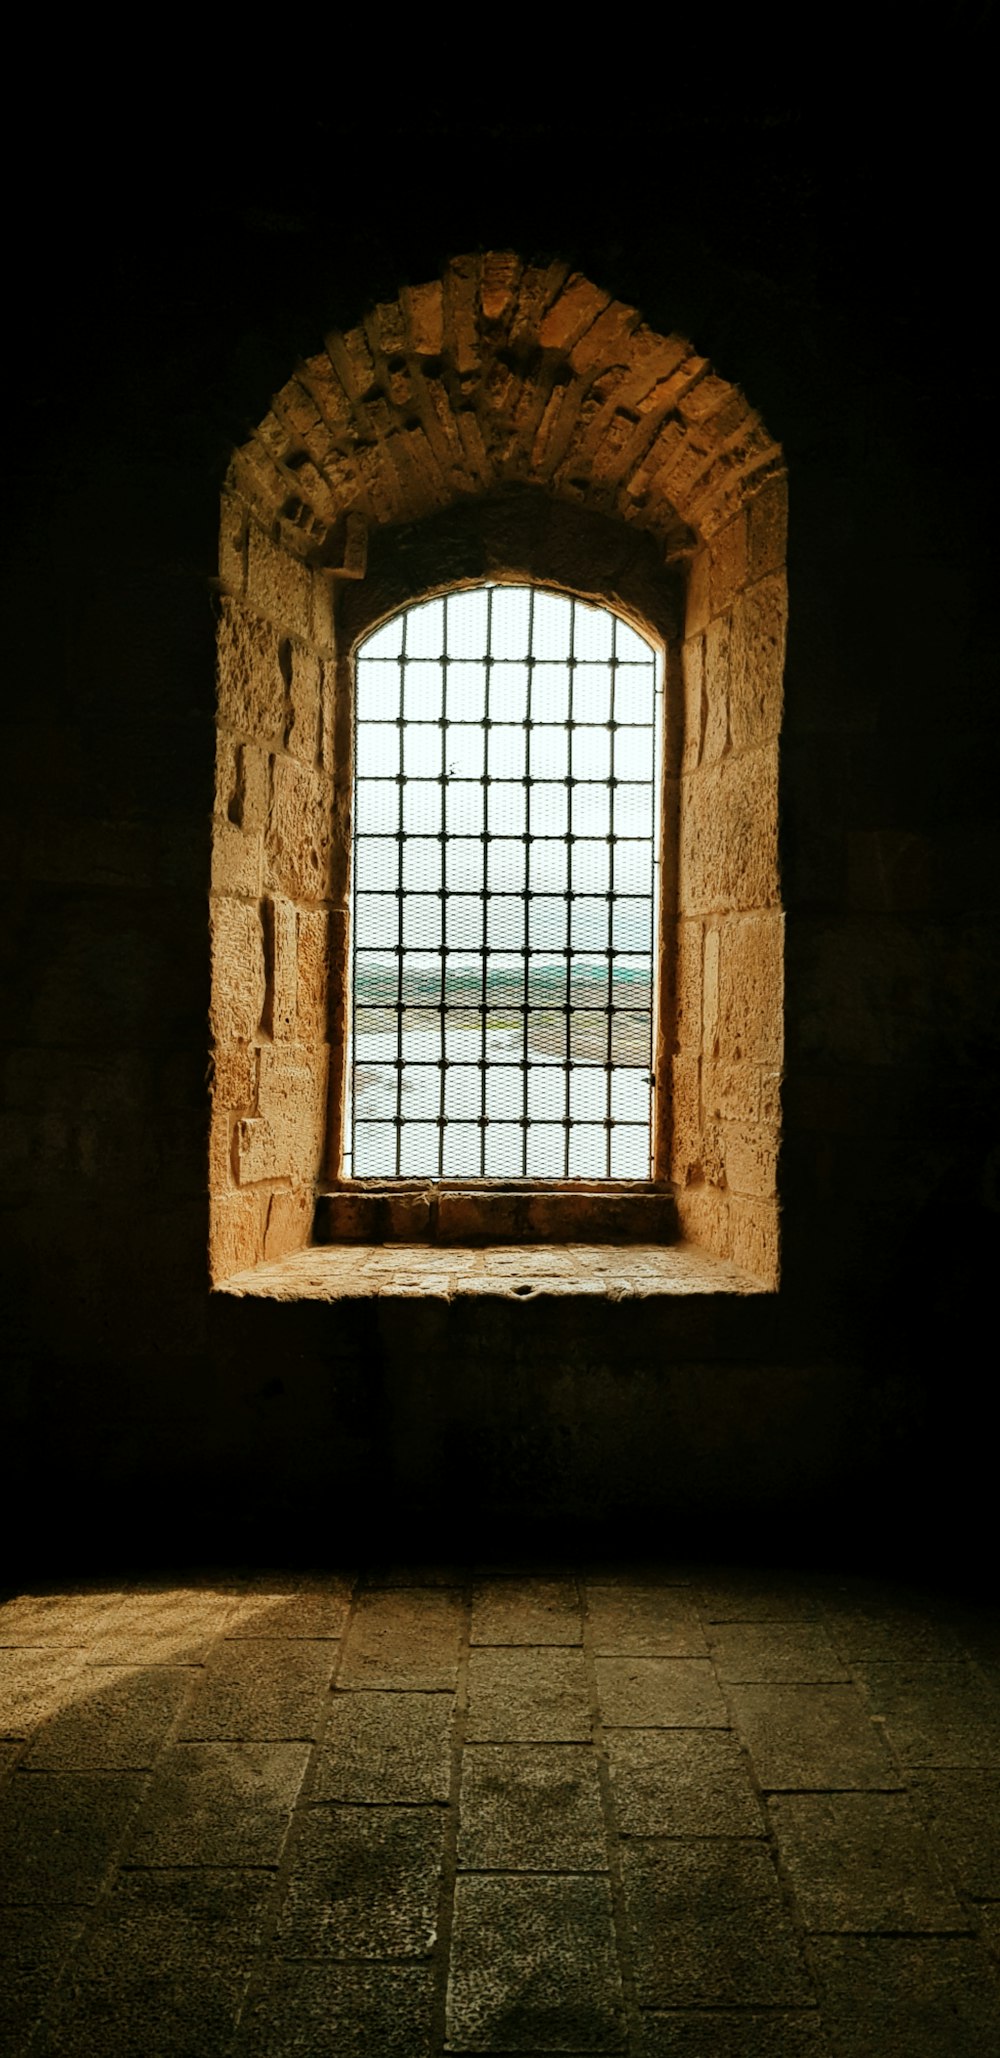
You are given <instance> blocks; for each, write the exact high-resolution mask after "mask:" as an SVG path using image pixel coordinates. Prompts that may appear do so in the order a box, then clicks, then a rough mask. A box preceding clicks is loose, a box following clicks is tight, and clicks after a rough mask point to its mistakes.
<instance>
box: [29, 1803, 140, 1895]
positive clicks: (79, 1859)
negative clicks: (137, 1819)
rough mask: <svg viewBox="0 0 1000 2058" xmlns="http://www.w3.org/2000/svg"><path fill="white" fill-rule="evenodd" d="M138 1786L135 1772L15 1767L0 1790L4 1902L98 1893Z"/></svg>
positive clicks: (130, 1810)
mask: <svg viewBox="0 0 1000 2058" xmlns="http://www.w3.org/2000/svg"><path fill="white" fill-rule="evenodd" d="M141 1791H142V1777H141V1775H140V1774H138V1773H120V1772H119V1773H112V1772H23V1771H19V1772H15V1773H14V1775H13V1778H12V1779H9V1780H8V1782H7V1785H6V1786H5V1787H4V1790H3V1792H2V1794H0V1903H5V1904H8V1905H15V1906H16V1905H18V1904H21V1905H23V1904H25V1903H28V1902H32V1901H48V1902H77V1903H80V1904H82V1905H86V1904H87V1903H89V1902H93V1901H95V1900H96V1899H97V1896H98V1893H99V1892H100V1890H101V1887H102V1885H103V1883H104V1880H105V1877H106V1875H107V1873H108V1870H109V1868H110V1866H111V1863H112V1861H113V1859H114V1858H115V1856H116V1854H117V1851H118V1847H119V1845H120V1843H121V1841H122V1838H123V1836H124V1835H125V1832H126V1829H127V1827H128V1823H129V1818H130V1816H131V1814H132V1812H133V1809H134V1808H135V1806H136V1803H137V1801H138V1799H139V1795H140V1793H141Z"/></svg>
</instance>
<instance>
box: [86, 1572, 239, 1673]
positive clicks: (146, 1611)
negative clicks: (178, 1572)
mask: <svg viewBox="0 0 1000 2058" xmlns="http://www.w3.org/2000/svg"><path fill="white" fill-rule="evenodd" d="M238 1607H239V1596H238V1595H237V1594H236V1593H235V1592H234V1593H228V1594H227V1593H216V1592H214V1591H213V1590H212V1589H211V1588H208V1589H205V1588H202V1587H194V1588H185V1587H178V1588H165V1589H164V1588H161V1587H159V1586H157V1587H153V1588H150V1589H144V1590H142V1591H140V1592H136V1593H128V1594H126V1595H125V1596H124V1599H123V1600H121V1601H120V1602H119V1603H118V1605H117V1607H116V1608H114V1609H113V1610H112V1611H111V1613H110V1614H109V1615H108V1616H107V1618H106V1620H105V1622H104V1623H103V1624H102V1626H101V1630H100V1633H99V1635H98V1636H97V1637H95V1639H94V1641H93V1642H92V1643H91V1644H90V1645H89V1647H88V1650H87V1663H88V1665H95V1666H101V1665H200V1664H201V1663H202V1662H203V1660H204V1659H205V1658H206V1657H207V1656H208V1653H209V1651H210V1650H211V1648H212V1645H213V1644H214V1642H215V1640H216V1637H218V1636H221V1635H222V1633H223V1631H224V1629H225V1627H226V1625H227V1623H228V1622H229V1621H230V1620H231V1619H232V1617H233V1615H234V1614H235V1613H236V1611H237V1609H238Z"/></svg>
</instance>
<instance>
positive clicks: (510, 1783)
mask: <svg viewBox="0 0 1000 2058" xmlns="http://www.w3.org/2000/svg"><path fill="white" fill-rule="evenodd" d="M458 1862H459V1865H460V1866H461V1867H464V1868H466V1869H468V1870H471V1871H483V1872H524V1871H527V1872H564V1871H565V1872H591V1871H594V1872H604V1871H606V1870H607V1863H608V1859H607V1847H606V1843H605V1836H604V1823H603V1819H602V1815H601V1793H600V1786H599V1784H598V1777H597V1763H596V1760H595V1758H594V1755H593V1752H592V1751H591V1750H590V1749H589V1748H587V1747H586V1746H583V1745H579V1746H578V1745H576V1744H475V1745H470V1746H469V1748H468V1749H467V1750H466V1752H465V1754H464V1757H463V1761H462V1790H461V1796H460V1800H459V1831H458Z"/></svg>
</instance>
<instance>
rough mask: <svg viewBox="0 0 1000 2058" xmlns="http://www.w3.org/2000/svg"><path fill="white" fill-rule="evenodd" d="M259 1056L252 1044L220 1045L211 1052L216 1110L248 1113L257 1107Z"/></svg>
mask: <svg viewBox="0 0 1000 2058" xmlns="http://www.w3.org/2000/svg"><path fill="white" fill-rule="evenodd" d="M257 1060H258V1053H257V1050H256V1048H255V1046H254V1045H253V1044H251V1043H226V1044H219V1045H217V1046H216V1049H215V1050H214V1051H213V1053H212V1091H213V1096H214V1099H215V1102H216V1105H217V1106H218V1107H222V1108H231V1109H232V1110H233V1111H234V1112H238V1113H240V1114H251V1113H252V1112H253V1109H254V1108H255V1107H256V1105H257Z"/></svg>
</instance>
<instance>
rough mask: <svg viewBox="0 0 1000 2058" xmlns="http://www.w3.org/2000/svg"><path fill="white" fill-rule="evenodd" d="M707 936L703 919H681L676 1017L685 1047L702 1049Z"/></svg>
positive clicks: (681, 1046) (678, 1039)
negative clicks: (705, 943)
mask: <svg viewBox="0 0 1000 2058" xmlns="http://www.w3.org/2000/svg"><path fill="white" fill-rule="evenodd" d="M703 936H704V931H703V928H702V924H701V923H700V922H690V921H688V922H678V924H677V974H676V986H675V999H674V1008H675V1017H674V1019H675V1036H676V1042H677V1047H678V1049H679V1050H682V1051H697V1050H700V1049H701V1043H702V1034H701V1009H702V947H703Z"/></svg>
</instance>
